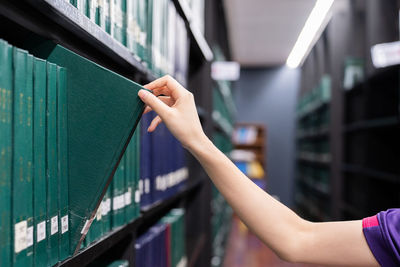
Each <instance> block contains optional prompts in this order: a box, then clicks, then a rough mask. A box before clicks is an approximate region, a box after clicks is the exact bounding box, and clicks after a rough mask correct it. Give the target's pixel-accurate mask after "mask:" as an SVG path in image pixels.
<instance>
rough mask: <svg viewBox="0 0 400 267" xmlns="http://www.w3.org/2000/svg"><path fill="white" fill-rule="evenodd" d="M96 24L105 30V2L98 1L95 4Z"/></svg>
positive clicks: (102, 0)
mask: <svg viewBox="0 0 400 267" xmlns="http://www.w3.org/2000/svg"><path fill="white" fill-rule="evenodd" d="M95 4H96V6H95V23H96V24H97V25H99V26H100V28H102V29H103V28H104V0H96V2H95Z"/></svg>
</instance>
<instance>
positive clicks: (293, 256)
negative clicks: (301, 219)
mask: <svg viewBox="0 0 400 267" xmlns="http://www.w3.org/2000/svg"><path fill="white" fill-rule="evenodd" d="M294 242H295V243H294V244H293V243H292V244H290V245H287V246H286V248H285V249H283V250H282V251H278V252H277V253H276V254H277V256H278V257H279V258H280V259H281V260H283V261H286V262H290V263H300V262H301V257H300V256H299V254H301V253H300V252H299V249H300V248H298V247H299V246H298V245H297V244H296V243H297V241H294Z"/></svg>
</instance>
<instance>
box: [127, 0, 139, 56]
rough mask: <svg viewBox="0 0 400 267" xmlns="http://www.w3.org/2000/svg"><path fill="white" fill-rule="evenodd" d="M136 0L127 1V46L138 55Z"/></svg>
mask: <svg viewBox="0 0 400 267" xmlns="http://www.w3.org/2000/svg"><path fill="white" fill-rule="evenodd" d="M136 2H137V1H136V0H127V2H126V47H127V48H128V50H129V51H130V52H131V53H133V54H136V55H137V43H136V31H137V30H136V28H137V20H136V13H135V12H136V6H135V4H136Z"/></svg>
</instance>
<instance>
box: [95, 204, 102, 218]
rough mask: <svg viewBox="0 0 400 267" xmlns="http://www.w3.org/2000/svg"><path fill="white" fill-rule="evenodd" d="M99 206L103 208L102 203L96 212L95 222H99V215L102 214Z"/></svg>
mask: <svg viewBox="0 0 400 267" xmlns="http://www.w3.org/2000/svg"><path fill="white" fill-rule="evenodd" d="M101 206H103V203H101V204H100V207H99V208H98V209H97V211H96V220H98V221H100V220H101V214H102V208H101Z"/></svg>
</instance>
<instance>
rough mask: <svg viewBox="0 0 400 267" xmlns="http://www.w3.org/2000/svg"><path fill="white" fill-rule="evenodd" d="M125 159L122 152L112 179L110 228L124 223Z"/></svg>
mask: <svg viewBox="0 0 400 267" xmlns="http://www.w3.org/2000/svg"><path fill="white" fill-rule="evenodd" d="M125 159H126V157H125V154H124V156H123V157H122V159H121V161H120V162H119V165H118V168H117V170H116V172H115V174H114V178H113V180H112V199H111V207H112V217H111V222H112V229H115V228H117V227H120V226H122V225H123V224H124V223H125V212H124V211H125V210H124V207H125V192H124V190H125Z"/></svg>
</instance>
